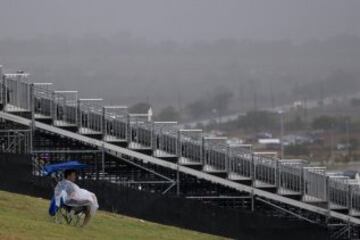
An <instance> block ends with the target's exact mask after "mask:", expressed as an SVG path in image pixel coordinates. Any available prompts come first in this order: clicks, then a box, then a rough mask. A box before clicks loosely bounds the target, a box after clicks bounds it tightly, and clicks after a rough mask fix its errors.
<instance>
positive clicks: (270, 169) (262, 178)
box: [253, 154, 277, 187]
mask: <svg viewBox="0 0 360 240" xmlns="http://www.w3.org/2000/svg"><path fill="white" fill-rule="evenodd" d="M253 161H254V175H255V177H254V179H255V180H256V183H255V185H256V186H259V187H262V186H264V187H266V186H275V185H276V167H277V162H276V161H277V160H275V159H272V158H270V157H266V156H261V155H257V154H254V160H253Z"/></svg>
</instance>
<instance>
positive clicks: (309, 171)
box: [303, 167, 327, 202]
mask: <svg viewBox="0 0 360 240" xmlns="http://www.w3.org/2000/svg"><path fill="white" fill-rule="evenodd" d="M303 174H304V195H303V200H304V201H307V202H326V201H327V176H326V168H325V167H304V173H303Z"/></svg>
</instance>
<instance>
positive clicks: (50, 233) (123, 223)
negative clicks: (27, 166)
mask: <svg viewBox="0 0 360 240" xmlns="http://www.w3.org/2000/svg"><path fill="white" fill-rule="evenodd" d="M48 205H49V202H48V201H47V200H44V199H39V198H33V197H29V196H24V195H19V194H13V193H8V192H4V191H0V239H1V240H3V239H6V240H10V239H11V240H23V239H24V240H27V239H62V240H63V239H64V240H66V239H79V240H83V239H100V240H107V239H116V240H121V239H126V240H140V239H141V240H144V239H146V240H151V239H154V240H155V239H156V240H161V239H173V240H177V239H179V240H180V239H181V240H184V239H195V240H196V239H199V240H201V239H210V240H211V239H224V238H220V237H216V236H211V235H207V234H202V233H198V232H193V231H188V230H183V229H179V228H176V227H171V226H164V225H160V224H156V223H151V222H147V221H143V220H139V219H135V218H130V217H125V216H122V215H117V214H112V213H108V212H103V211H99V212H98V214H97V215H96V216H95V218H94V219H93V221H92V222H91V223H90V224H89V225H88V226H87V227H85V228H79V227H74V226H68V225H65V224H56V223H54V222H53V220H52V219H51V218H50V217H49V216H48V214H47V210H48Z"/></svg>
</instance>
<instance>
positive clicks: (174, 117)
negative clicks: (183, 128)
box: [156, 106, 180, 121]
mask: <svg viewBox="0 0 360 240" xmlns="http://www.w3.org/2000/svg"><path fill="white" fill-rule="evenodd" d="M156 120H158V121H179V120H180V114H179V112H178V111H176V109H175V108H174V107H173V106H168V107H166V108H164V109H162V110H161V111H160V113H159V114H158V115H157V116H156Z"/></svg>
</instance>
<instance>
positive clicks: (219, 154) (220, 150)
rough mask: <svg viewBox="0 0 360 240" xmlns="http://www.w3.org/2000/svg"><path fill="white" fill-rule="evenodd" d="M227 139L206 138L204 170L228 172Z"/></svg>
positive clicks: (204, 140)
mask: <svg viewBox="0 0 360 240" xmlns="http://www.w3.org/2000/svg"><path fill="white" fill-rule="evenodd" d="M226 140H227V138H226V137H204V139H203V142H204V143H203V144H204V145H203V146H204V156H203V157H204V170H205V171H207V172H212V171H214V172H218V171H220V172H226V171H227V167H228V166H227V163H228V153H229V145H228V144H227V143H226Z"/></svg>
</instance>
